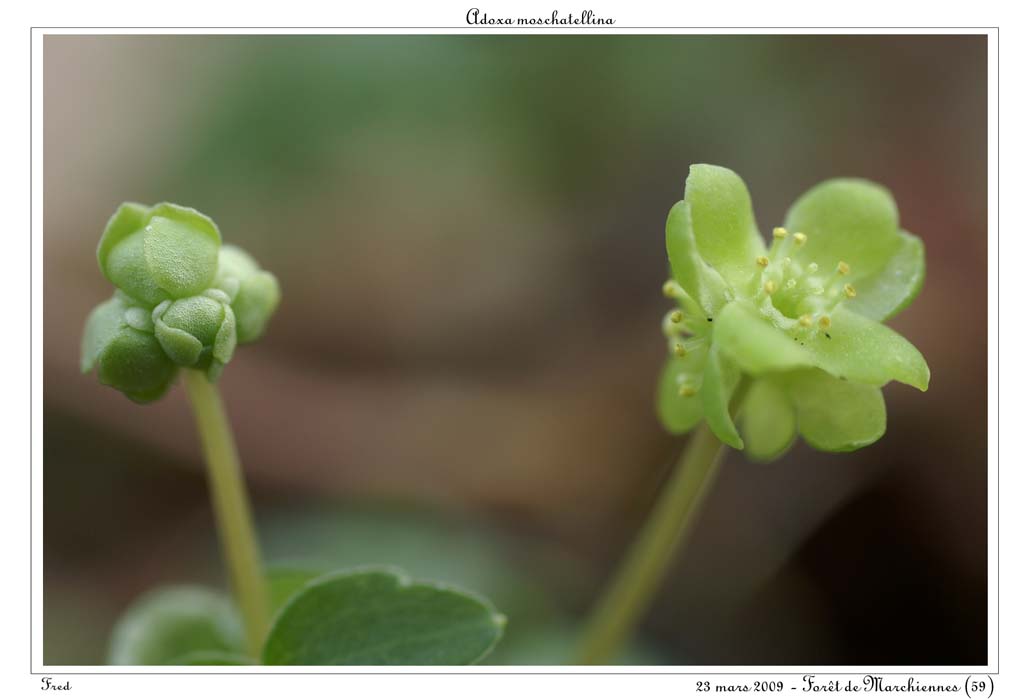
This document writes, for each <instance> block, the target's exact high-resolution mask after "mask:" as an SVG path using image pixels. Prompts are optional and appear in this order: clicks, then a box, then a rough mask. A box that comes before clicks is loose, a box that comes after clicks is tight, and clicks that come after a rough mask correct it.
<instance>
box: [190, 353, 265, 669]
mask: <svg viewBox="0 0 1029 700" xmlns="http://www.w3.org/2000/svg"><path fill="white" fill-rule="evenodd" d="M185 375H186V393H187V394H188V395H189V399H190V402H191V403H192V405H193V413H194V415H195V416H196V423H197V429H198V430H199V431H200V442H201V445H202V446H203V451H204V459H205V460H206V461H207V468H208V469H207V473H208V479H209V482H210V484H211V500H212V503H213V505H214V515H215V520H216V521H217V523H218V533H219V538H220V539H221V544H222V553H223V555H224V557H225V562H226V564H227V566H228V569H229V579H230V581H231V583H232V590H233V593H234V595H235V597H236V604H237V605H238V606H239V609H240V613H241V614H242V616H243V624H244V627H245V629H246V637H247V648H248V650H249V652H250V654H251V655H252V656H253V657H254V658H258V657H259V656H260V652H261V645H262V644H263V643H264V636H265V633H266V632H267V630H268V613H269V610H268V593H267V590H266V587H265V580H264V574H263V571H262V567H261V552H260V549H259V547H258V544H257V537H256V536H255V534H254V525H253V520H252V518H251V516H250V502H249V500H248V499H247V493H246V485H245V484H244V482H243V472H242V470H241V469H240V466H239V455H238V453H237V452H236V443H235V440H234V439H233V437H232V427H231V426H230V425H229V420H228V417H227V416H226V415H225V407H224V406H223V405H222V400H221V395H220V394H219V393H218V388H217V387H216V386H215V385H214V384H212V383H210V382H209V381H207V377H206V376H205V375H204V373H203V372H200V371H197V370H186V372H185Z"/></svg>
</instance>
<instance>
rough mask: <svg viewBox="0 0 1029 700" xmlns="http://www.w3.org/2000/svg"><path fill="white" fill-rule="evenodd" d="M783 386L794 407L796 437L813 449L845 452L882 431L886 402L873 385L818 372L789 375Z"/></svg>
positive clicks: (870, 440)
mask: <svg viewBox="0 0 1029 700" xmlns="http://www.w3.org/2000/svg"><path fill="white" fill-rule="evenodd" d="M785 383H786V386H787V387H788V389H789V392H790V396H791V398H792V399H793V402H794V404H795V405H796V407H797V426H798V429H799V430H800V434H801V435H802V436H804V440H805V441H806V442H807V443H808V444H809V445H811V446H812V447H814V448H815V449H817V450H824V451H826V452H849V451H851V450H856V449H858V448H860V447H865V446H866V445H870V444H872V443H873V442H875V441H876V440H878V439H879V438H881V437H882V436H883V433H885V432H886V403H885V402H884V401H883V395H882V390H881V389H879V388H878V387H876V386H872V385H869V384H858V383H857V382H847V381H842V380H839V379H836V378H835V377H831V376H829V375H828V374H826V373H825V372H822V371H819V370H801V371H798V372H792V373H790V375H788V376H787V377H786V378H785Z"/></svg>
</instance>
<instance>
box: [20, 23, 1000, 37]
mask: <svg viewBox="0 0 1029 700" xmlns="http://www.w3.org/2000/svg"><path fill="white" fill-rule="evenodd" d="M507 26H508V25H495V24H483V25H478V24H465V25H457V26H439V27H371V26H368V27H304V26H298V27H262V26H252V27H251V26H248V27H201V26H187V27H132V26H124V27H120V26H106V27H105V26H96V27H64V26H51V27H36V26H34V27H31V29H39V30H42V31H47V30H52V29H100V30H105V29H119V30H121V29H125V30H131V31H137V30H151V29H152V30H169V29H171V30H175V29H187V30H189V29H212V30H221V29H242V30H244V31H246V30H250V29H273V30H279V29H283V30H294V29H315V30H329V29H393V30H408V29H411V30H416V29H417V30H420V29H428V30H435V29H497V30H504V29H505V27H507ZM568 27H581V28H583V29H612V30H613V29H616V28H617V29H697V30H708V29H739V30H744V29H747V30H749V29H760V30H764V29H787V30H796V31H800V30H809V29H814V30H822V29H841V30H848V29H849V30H858V29H928V30H934V29H958V30H967V31H966V32H960V31H959V32H954V33H953V34H952V35H953V36H962V35H963V34H969V35H971V34H977V33H979V32H981V31H986V30H990V29H996V30H997V31H998V33H999V31H1000V27H999V26H995V27H989V26H983V27H961V26H945V25H943V26H936V27H906V26H897V27H890V26H874V27H831V26H830V27H805V26H801V27H798V26H791V25H783V26H761V25H756V26H750V27H746V26H745V27H670V26H660V27H651V26H628V25H626V26H618V27H615V26H613V25H603V26H595V25H515V26H511V29H528V30H532V31H536V30H538V29H567V28H568ZM568 31H569V32H575V31H576V30H574V29H568ZM805 33H806V32H805ZM780 35H784V36H789V34H788V33H780ZM67 36H76V35H75V34H68V35H67ZM162 36H163V35H162ZM230 36H231V35H230ZM260 36H279V35H276V34H268V33H266V32H265V33H262V34H260ZM298 36H318V35H317V34H305V35H298ZM412 36H417V35H412ZM677 36H690V35H688V34H686V35H682V34H678V35H677ZM725 36H732V35H731V34H727V35H725ZM810 36H826V35H824V34H810ZM862 36H876V35H874V34H868V35H864V34H863V35H862ZM912 36H915V35H912ZM918 36H934V35H918Z"/></svg>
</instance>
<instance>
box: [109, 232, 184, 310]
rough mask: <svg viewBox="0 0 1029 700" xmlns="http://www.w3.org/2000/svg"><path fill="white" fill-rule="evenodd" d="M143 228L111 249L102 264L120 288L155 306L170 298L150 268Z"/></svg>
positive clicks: (134, 297) (127, 293)
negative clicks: (147, 260) (158, 283)
mask: <svg viewBox="0 0 1029 700" xmlns="http://www.w3.org/2000/svg"><path fill="white" fill-rule="evenodd" d="M145 235H146V234H145V232H144V230H143V229H140V230H138V231H136V232H134V233H132V234H130V235H128V236H126V237H124V238H122V239H121V240H119V241H118V242H117V243H115V244H114V245H113V246H111V248H110V250H109V252H108V253H107V255H106V256H105V258H104V260H103V262H102V269H103V272H104V276H105V277H107V279H109V280H110V281H111V283H112V284H114V285H115V286H116V287H118V289H120V290H121V291H122V292H124V293H125V294H126V295H128V296H130V297H132V298H133V299H138V300H139V302H140V303H144V304H147V305H149V306H154V305H156V304H158V303H160V302H162V301H164V300H165V299H167V298H168V292H166V291H165V290H163V289H161V288H160V287H159V286H158V285H157V282H156V281H155V280H154V277H153V275H151V273H150V268H149V267H148V266H147V262H146V255H145V251H144V248H145V245H144V237H145Z"/></svg>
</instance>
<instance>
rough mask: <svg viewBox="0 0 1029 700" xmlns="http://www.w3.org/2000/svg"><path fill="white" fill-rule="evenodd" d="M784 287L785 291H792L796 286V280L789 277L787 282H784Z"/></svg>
mask: <svg viewBox="0 0 1029 700" xmlns="http://www.w3.org/2000/svg"><path fill="white" fill-rule="evenodd" d="M785 286H786V289H793V288H794V287H796V286H797V280H795V279H793V278H792V277H790V278H789V279H788V280H786V285H785Z"/></svg>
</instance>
